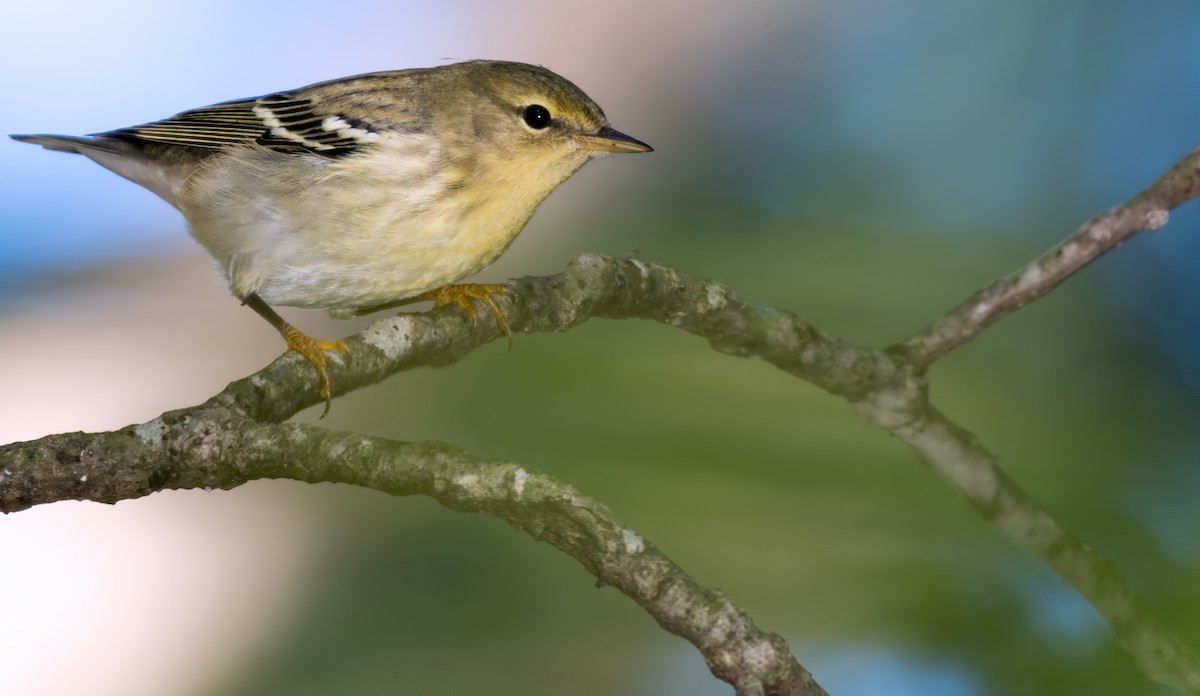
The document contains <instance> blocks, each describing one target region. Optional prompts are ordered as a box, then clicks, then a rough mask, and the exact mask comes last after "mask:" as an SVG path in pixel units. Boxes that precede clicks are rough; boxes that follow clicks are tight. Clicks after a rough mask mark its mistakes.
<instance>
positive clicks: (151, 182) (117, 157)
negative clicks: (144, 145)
mask: <svg viewBox="0 0 1200 696" xmlns="http://www.w3.org/2000/svg"><path fill="white" fill-rule="evenodd" d="M9 137H10V138H12V139H13V140H19V141H21V142H23V143H32V144H33V145H41V146H42V147H44V148H46V149H47V150H56V151H58V152H74V153H77V154H80V155H83V156H84V157H87V158H88V159H90V160H92V161H93V162H95V163H97V164H99V165H100V166H102V167H104V168H105V169H108V170H110V171H112V172H115V173H117V174H120V175H121V176H123V177H125V178H126V179H129V180H130V181H132V182H134V183H136V184H140V185H142V186H145V187H146V188H148V189H150V190H151V191H153V192H154V193H156V194H158V195H159V196H160V197H161V198H162V199H163V200H165V201H166V202H168V203H170V204H171V205H175V204H176V203H175V186H176V184H178V183H179V182H180V181H182V180H183V179H184V178H186V176H187V169H186V167H181V166H179V165H175V166H170V165H164V164H162V163H158V162H155V161H154V160H153V159H152V158H150V157H147V156H146V153H145V152H143V150H142V149H141V148H140V147H138V146H137V145H135V144H133V143H130V142H126V141H124V140H119V139H117V138H108V137H104V136H88V135H43V134H34V135H10V136H9Z"/></svg>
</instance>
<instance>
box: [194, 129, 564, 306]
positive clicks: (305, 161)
mask: <svg viewBox="0 0 1200 696" xmlns="http://www.w3.org/2000/svg"><path fill="white" fill-rule="evenodd" d="M403 137H404V138H405V139H406V140H404V141H403V142H402V143H400V144H402V145H403V147H404V148H405V152H406V153H408V156H406V157H395V156H388V157H381V156H376V157H369V158H367V157H359V158H355V157H351V158H347V159H340V160H338V159H326V158H322V157H318V156H315V155H311V156H310V155H294V154H286V155H285V154H280V153H276V152H273V151H270V150H265V149H257V148H254V149H251V148H246V149H244V150H241V151H238V152H236V153H234V154H229V155H221V156H218V157H214V158H213V159H212V160H210V161H209V162H208V163H206V164H205V165H203V166H201V168H199V169H198V170H197V171H196V172H195V174H193V176H191V177H190V178H189V179H188V180H187V181H186V182H185V183H184V184H183V185H182V186H181V187H180V190H179V193H178V195H177V199H178V203H179V208H180V210H181V211H182V212H183V213H184V216H185V217H187V219H188V221H189V223H190V224H191V230H192V234H193V236H194V237H195V238H196V239H197V240H198V241H199V242H200V243H201V244H203V245H204V246H205V248H207V249H208V251H209V252H210V253H211V254H212V255H213V256H214V257H215V258H216V259H217V261H218V262H220V263H221V264H222V266H223V267H224V268H225V270H226V273H227V275H228V278H229V283H230V287H231V289H232V290H233V292H234V294H235V295H237V296H238V297H242V298H244V297H246V296H248V295H249V294H251V293H257V294H258V295H259V296H260V297H261V298H262V299H263V300H264V301H266V302H267V304H273V305H286V306H294V307H310V308H322V309H352V308H356V307H366V306H371V305H377V304H382V303H386V302H389V301H394V300H399V299H404V298H407V297H412V296H413V295H417V294H420V293H422V292H425V291H427V290H432V289H434V288H437V287H441V286H443V285H447V284H449V283H453V282H455V281H458V280H460V279H462V278H464V277H466V276H469V275H472V274H474V273H477V272H478V271H480V270H482V269H483V268H484V267H486V266H487V265H488V264H490V263H491V262H492V261H494V260H495V259H496V258H497V257H498V256H499V255H500V254H501V253H502V252H503V251H504V250H505V249H506V248H507V247H508V245H509V244H511V243H512V241H513V239H514V238H515V237H516V235H517V233H518V232H520V230H521V228H522V227H523V226H524V225H525V222H526V221H527V220H528V218H529V216H530V215H531V214H532V213H533V210H534V209H535V208H536V207H537V204H539V203H540V202H541V198H544V195H543V196H541V197H539V198H538V199H537V200H535V201H533V202H532V204H531V205H530V204H528V203H526V204H521V203H520V202H519V199H520V197H519V196H504V195H499V196H492V197H490V198H488V197H485V196H481V195H480V194H479V192H478V191H477V190H475V191H472V190H471V189H470V188H469V187H466V186H463V185H461V184H462V182H463V180H464V179H463V177H464V175H463V174H461V173H460V172H456V171H455V170H454V169H453V168H452V167H448V166H444V165H442V164H441V163H440V162H439V159H438V156H437V154H438V153H437V152H436V151H435V149H436V141H435V140H434V139H433V138H431V137H429V136H403ZM398 142H399V141H398ZM298 160H300V161H298ZM581 164H582V162H581ZM563 178H565V176H564V177H563ZM556 183H557V182H556ZM545 193H549V190H547V191H546V192H545ZM514 199H518V200H514Z"/></svg>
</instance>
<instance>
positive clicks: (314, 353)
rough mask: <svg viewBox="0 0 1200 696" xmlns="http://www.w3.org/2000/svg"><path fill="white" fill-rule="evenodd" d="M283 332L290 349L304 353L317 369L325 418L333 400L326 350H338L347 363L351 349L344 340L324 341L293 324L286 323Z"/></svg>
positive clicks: (322, 414) (322, 415)
mask: <svg viewBox="0 0 1200 696" xmlns="http://www.w3.org/2000/svg"><path fill="white" fill-rule="evenodd" d="M280 333H282V334H283V338H284V340H286V341H287V346H288V350H294V351H296V352H297V353H299V354H300V355H303V356H304V358H305V359H306V360H308V362H309V363H311V364H312V366H313V369H314V370H316V371H317V381H318V382H319V383H320V385H321V398H322V399H324V400H325V410H324V411H323V412H322V413H321V417H322V418H324V417H325V416H326V414H328V413H329V404H330V403H331V402H332V401H333V397H332V395H331V394H330V391H329V368H328V367H326V365H325V360H326V358H325V351H337V352H338V353H339V354H340V355H342V356H344V357H345V358H346V363H347V364H349V362H350V351H349V350H347V349H346V343H345V342H344V341H322V340H319V339H316V338H311V337H309V336H306V335H305V334H303V333H301V332H300V330H299V329H297V328H296V327H294V326H292V325H291V324H284V326H283V329H282V330H281V331H280Z"/></svg>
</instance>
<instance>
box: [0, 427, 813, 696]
mask: <svg viewBox="0 0 1200 696" xmlns="http://www.w3.org/2000/svg"><path fill="white" fill-rule="evenodd" d="M4 455H5V459H4V461H5V464H4V467H5V468H4V469H3V471H2V472H0V476H2V477H3V481H2V482H0V492H2V498H0V500H2V506H3V508H4V509H5V510H14V509H21V508H24V507H28V506H30V505H33V504H37V503H40V502H45V501H47V500H50V499H60V498H81V499H88V500H95V501H99V502H110V503H111V502H116V501H118V500H126V499H130V498H137V497H141V496H143V495H146V494H148V493H151V492H154V491H158V490H164V489H175V488H224V489H228V488H234V487H237V486H240V485H242V484H243V483H246V482H248V481H253V480H257V479H272V478H286V479H294V480H297V481H307V482H310V483H317V482H338V483H348V484H352V485H356V486H363V487H366V488H373V489H375V490H379V491H383V492H385V493H389V494H391V495H401V496H402V495H427V496H430V497H432V498H434V499H435V500H437V501H438V502H439V503H441V504H442V505H444V506H446V507H448V508H451V509H453V510H459V511H463V512H480V513H484V514H488V515H492V516H494V517H499V518H500V519H502V520H504V521H506V522H508V524H509V525H511V526H512V527H513V528H514V529H517V530H519V531H522V532H525V533H526V534H528V535H529V536H531V537H533V538H534V539H537V540H539V541H543V542H546V543H548V544H550V545H552V546H554V547H555V548H558V549H559V550H561V551H563V552H565V553H567V554H568V555H570V556H571V557H573V558H575V559H576V560H577V561H579V563H580V564H581V565H583V567H584V568H586V569H587V570H588V572H590V573H592V574H593V575H595V576H596V578H597V579H598V581H599V582H600V583H601V584H604V585H612V586H614V587H616V588H617V589H618V590H620V591H621V592H623V593H624V594H625V595H627V596H629V598H630V599H632V600H633V601H634V602H636V603H637V604H638V605H640V606H641V607H642V608H643V609H645V610H646V611H647V612H648V613H649V614H650V615H651V616H653V617H654V619H655V620H656V621H657V622H658V623H659V625H660V626H662V627H663V628H664V629H666V630H668V631H670V632H671V633H674V634H675V635H678V636H681V637H683V638H684V639H686V640H688V641H689V642H691V643H692V644H693V645H695V646H696V647H697V648H698V649H699V650H700V652H701V653H702V654H703V656H704V659H705V661H706V662H707V663H708V666H709V668H710V669H711V670H712V673H713V674H714V675H715V676H717V677H718V678H720V679H723V680H725V681H727V682H729V683H730V684H733V685H734V686H735V687H736V688H737V693H738V694H746V695H762V696H767V695H772V694H776V695H779V696H825V691H824V690H823V689H821V687H820V686H818V685H817V683H816V682H815V681H814V680H813V678H812V675H810V674H809V673H808V672H807V671H806V670H805V669H804V668H803V667H801V666H800V665H799V663H797V662H796V660H795V658H793V657H792V655H791V653H790V652H789V650H788V646H787V643H786V642H785V641H784V640H783V638H781V637H779V636H778V635H775V634H772V633H765V632H763V631H761V630H760V629H759V628H758V627H757V626H755V625H754V623H753V621H752V620H751V619H750V617H749V616H747V615H746V614H745V613H744V612H743V611H742V610H740V609H738V608H737V607H736V606H734V605H733V603H732V602H730V601H729V600H728V599H726V598H725V596H724V595H723V594H722V593H720V592H718V591H716V590H711V589H708V588H705V587H702V586H700V585H699V584H698V583H697V582H696V581H695V580H693V579H692V578H691V577H690V576H689V575H688V574H687V573H686V572H684V571H683V570H682V569H681V568H679V567H678V566H677V565H675V564H674V563H673V562H672V561H671V560H670V559H669V558H667V556H666V555H664V554H663V553H662V552H661V551H659V550H658V548H656V547H655V546H654V545H653V544H651V543H649V542H648V541H646V540H644V539H643V538H642V537H641V536H640V535H639V534H637V533H636V532H634V531H633V530H632V529H630V528H628V527H626V526H624V525H623V524H621V522H620V521H619V520H617V519H616V517H614V516H613V515H612V513H611V512H609V510H608V509H607V508H606V507H605V506H604V505H602V504H600V503H599V502H597V501H595V500H593V499H591V498H588V497H586V496H584V495H583V494H582V493H580V492H579V491H577V490H576V489H574V488H572V487H571V486H569V485H567V484H565V483H562V482H560V481H557V480H555V479H553V478H551V477H549V476H546V475H544V474H541V473H538V472H536V471H531V470H528V469H525V468H522V467H519V466H516V465H514V464H510V463H507V462H499V461H488V460H484V459H480V458H477V457H475V456H473V455H471V454H468V453H466V452H464V451H462V450H459V449H457V448H454V447H451V446H449V445H446V444H442V443H439V442H422V443H407V442H396V441H392V440H387V439H383V438H375V437H367V436H363V435H358V434H354V433H344V432H334V431H329V430H324V429H321V428H317V427H314V426H310V425H301V424H295V423H283V424H279V423H272V424H263V423H258V422H254V421H252V420H249V419H247V418H245V417H244V416H239V415H237V414H235V413H233V412H231V411H230V410H228V409H223V408H217V407H214V406H212V405H206V406H199V407H196V408H191V409H184V410H181V411H175V412H172V413H168V414H164V415H163V416H160V417H159V418H156V419H154V420H152V421H150V422H148V423H144V424H141V425H136V426H129V427H127V428H123V429H121V430H118V431H116V432H110V433H95V434H90V433H69V434H64V435H52V436H50V437H47V438H43V439H42V440H38V441H36V442H31V443H24V444H21V445H15V446H8V447H6V448H4Z"/></svg>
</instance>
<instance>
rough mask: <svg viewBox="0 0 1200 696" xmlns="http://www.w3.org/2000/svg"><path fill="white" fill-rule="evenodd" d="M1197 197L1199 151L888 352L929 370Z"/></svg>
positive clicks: (1190, 154) (1197, 149) (1199, 188)
mask: <svg viewBox="0 0 1200 696" xmlns="http://www.w3.org/2000/svg"><path fill="white" fill-rule="evenodd" d="M1197 196H1200V148H1196V149H1194V150H1192V151H1191V152H1189V153H1188V154H1187V155H1185V156H1184V157H1183V159H1181V160H1179V162H1177V163H1176V164H1175V166H1173V167H1171V168H1170V169H1168V170H1167V171H1166V172H1165V173H1164V174H1163V175H1162V176H1160V177H1159V178H1158V179H1156V180H1155V181H1154V183H1152V184H1150V185H1149V186H1147V187H1146V188H1145V189H1143V190H1142V191H1141V192H1140V193H1138V194H1137V195H1136V196H1134V197H1133V198H1131V199H1129V200H1128V201H1126V202H1125V203H1124V204H1123V205H1121V206H1119V207H1117V208H1114V209H1112V210H1109V211H1106V212H1103V213H1101V214H1099V215H1097V216H1096V217H1094V218H1092V219H1091V220H1088V221H1087V222H1086V223H1084V224H1083V226H1082V227H1080V228H1079V230H1078V231H1076V232H1075V234H1073V235H1071V236H1070V237H1068V238H1067V239H1066V240H1065V241H1064V242H1062V243H1061V244H1059V245H1058V246H1056V247H1054V248H1053V249H1051V250H1050V251H1048V252H1046V253H1045V254H1043V255H1042V256H1041V257H1040V258H1038V259H1037V260H1035V261H1033V262H1032V263H1030V264H1029V265H1027V266H1025V267H1024V268H1022V269H1021V270H1019V271H1017V272H1016V273H1014V274H1012V275H1010V276H1007V277H1004V278H1001V279H1000V280H997V281H996V282H994V283H992V284H991V285H989V286H987V287H986V288H984V289H982V290H980V291H978V292H976V293H974V294H972V295H971V296H970V297H968V298H967V299H966V300H964V301H963V303H962V304H960V305H959V306H958V307H955V308H954V309H952V310H951V311H949V312H947V313H946V314H944V315H942V316H941V317H939V318H938V319H937V321H935V322H933V323H932V324H930V325H929V326H927V327H925V328H924V329H922V330H921V331H920V332H919V333H917V334H916V335H915V336H913V337H912V338H910V339H908V340H907V341H904V342H903V343H901V344H899V345H896V346H894V347H893V348H891V350H892V351H893V352H894V353H896V354H897V355H900V356H901V357H903V358H904V359H905V360H907V361H908V362H909V363H911V364H913V365H915V366H917V367H919V368H925V367H928V366H929V365H930V364H931V363H933V361H935V360H937V359H938V358H940V357H942V356H943V355H946V354H947V353H949V352H950V351H952V350H954V349H955V348H957V347H959V346H961V345H963V344H964V343H966V342H968V341H970V340H971V339H973V338H975V337H976V336H978V335H979V333H980V332H982V331H983V330H984V329H986V328H987V327H988V326H991V325H992V324H994V323H995V322H997V321H999V320H1001V319H1003V318H1004V317H1006V316H1008V315H1009V314H1012V313H1013V312H1015V311H1016V310H1018V309H1020V308H1021V307H1024V306H1025V305H1027V304H1029V303H1030V302H1033V301H1034V300H1036V299H1038V298H1040V297H1042V296H1044V295H1045V294H1046V293H1048V292H1050V291H1051V290H1053V289H1054V288H1056V287H1058V285H1059V284H1060V283H1062V282H1063V281H1064V280H1066V279H1067V278H1069V277H1071V276H1072V275H1074V274H1075V272H1076V271H1078V270H1080V269H1081V268H1083V267H1084V266H1086V265H1087V264H1089V263H1091V262H1092V261H1095V260H1096V259H1097V258H1099V257H1100V256H1101V255H1102V254H1104V253H1105V252H1107V251H1109V250H1111V249H1115V248H1116V247H1117V246H1119V245H1120V244H1121V243H1122V242H1124V241H1125V240H1127V239H1129V238H1130V237H1132V236H1133V235H1135V234H1137V233H1138V232H1142V231H1144V230H1156V229H1158V228H1160V227H1162V226H1163V225H1165V224H1167V217H1168V213H1169V211H1170V210H1171V209H1172V208H1174V207H1175V206H1177V205H1179V204H1180V203H1183V202H1185V201H1188V200H1191V199H1193V198H1195V197H1197Z"/></svg>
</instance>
